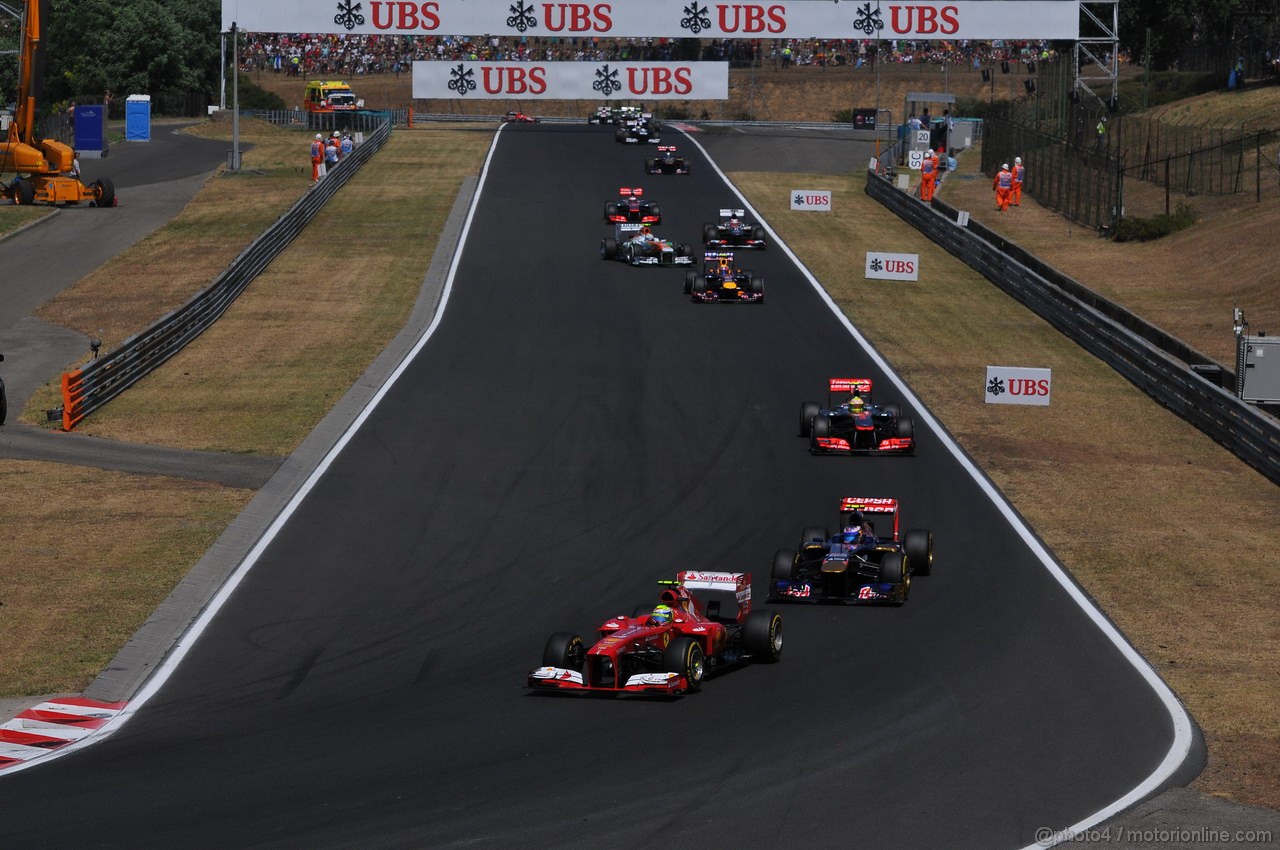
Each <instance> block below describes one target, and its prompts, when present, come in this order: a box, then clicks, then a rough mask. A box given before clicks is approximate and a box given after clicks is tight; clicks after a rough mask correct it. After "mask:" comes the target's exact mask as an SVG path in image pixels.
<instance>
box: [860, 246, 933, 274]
mask: <svg viewBox="0 0 1280 850" xmlns="http://www.w3.org/2000/svg"><path fill="white" fill-rule="evenodd" d="M863 277H866V278H870V279H873V280H919V279H920V255H919V254H885V253H883V252H881V251H868V252H867V265H866V268H865V269H864V271H863Z"/></svg>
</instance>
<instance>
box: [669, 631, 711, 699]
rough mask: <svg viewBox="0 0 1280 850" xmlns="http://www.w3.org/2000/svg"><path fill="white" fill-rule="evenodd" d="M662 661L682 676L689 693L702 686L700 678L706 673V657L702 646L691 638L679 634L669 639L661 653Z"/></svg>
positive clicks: (673, 671) (671, 670) (670, 669)
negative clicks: (687, 684) (671, 639)
mask: <svg viewBox="0 0 1280 850" xmlns="http://www.w3.org/2000/svg"><path fill="white" fill-rule="evenodd" d="M662 663H663V666H665V667H666V668H667V670H668V671H670V672H672V673H678V674H679V675H681V676H684V678H685V681H687V682H688V683H689V692H690V693H693V692H694V691H696V690H698V689H699V688H701V687H702V679H703V677H704V676H706V674H707V659H706V656H705V655H704V654H703V652H702V646H701V645H700V644H699V643H698V642H697V641H696V640H694V639H693V638H691V637H688V636H685V635H681V636H680V637H678V638H676V639H675V640H673V641H671V643H670V644H668V645H667V648H666V651H665V652H663V654H662Z"/></svg>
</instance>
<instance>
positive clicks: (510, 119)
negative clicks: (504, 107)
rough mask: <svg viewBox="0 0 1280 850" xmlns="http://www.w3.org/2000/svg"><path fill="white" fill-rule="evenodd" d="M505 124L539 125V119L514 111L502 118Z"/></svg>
mask: <svg viewBox="0 0 1280 850" xmlns="http://www.w3.org/2000/svg"><path fill="white" fill-rule="evenodd" d="M502 123H503V124H537V123H538V119H537V118H534V117H533V116H532V115H525V114H524V113H523V112H519V111H512V112H508V113H507V114H506V115H504V116H502Z"/></svg>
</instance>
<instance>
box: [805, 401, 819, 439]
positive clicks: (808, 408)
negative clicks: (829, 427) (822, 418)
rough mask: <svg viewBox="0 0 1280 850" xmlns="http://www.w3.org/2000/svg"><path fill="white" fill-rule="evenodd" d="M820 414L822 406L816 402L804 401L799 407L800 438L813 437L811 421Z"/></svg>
mask: <svg viewBox="0 0 1280 850" xmlns="http://www.w3.org/2000/svg"><path fill="white" fill-rule="evenodd" d="M820 412H822V406H821V405H819V404H818V403H817V402H816V401H806V402H805V403H804V404H802V405H800V436H801V437H809V436H812V435H813V420H814V419H816V418H817V417H818V414H819V413H820Z"/></svg>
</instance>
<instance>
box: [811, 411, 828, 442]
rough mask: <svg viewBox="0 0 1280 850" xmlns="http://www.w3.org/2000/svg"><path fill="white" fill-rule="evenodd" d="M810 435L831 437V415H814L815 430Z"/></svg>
mask: <svg viewBox="0 0 1280 850" xmlns="http://www.w3.org/2000/svg"><path fill="white" fill-rule="evenodd" d="M810 435H811V436H814V437H830V436H831V417H830V416H815V417H813V430H812V431H810Z"/></svg>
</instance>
